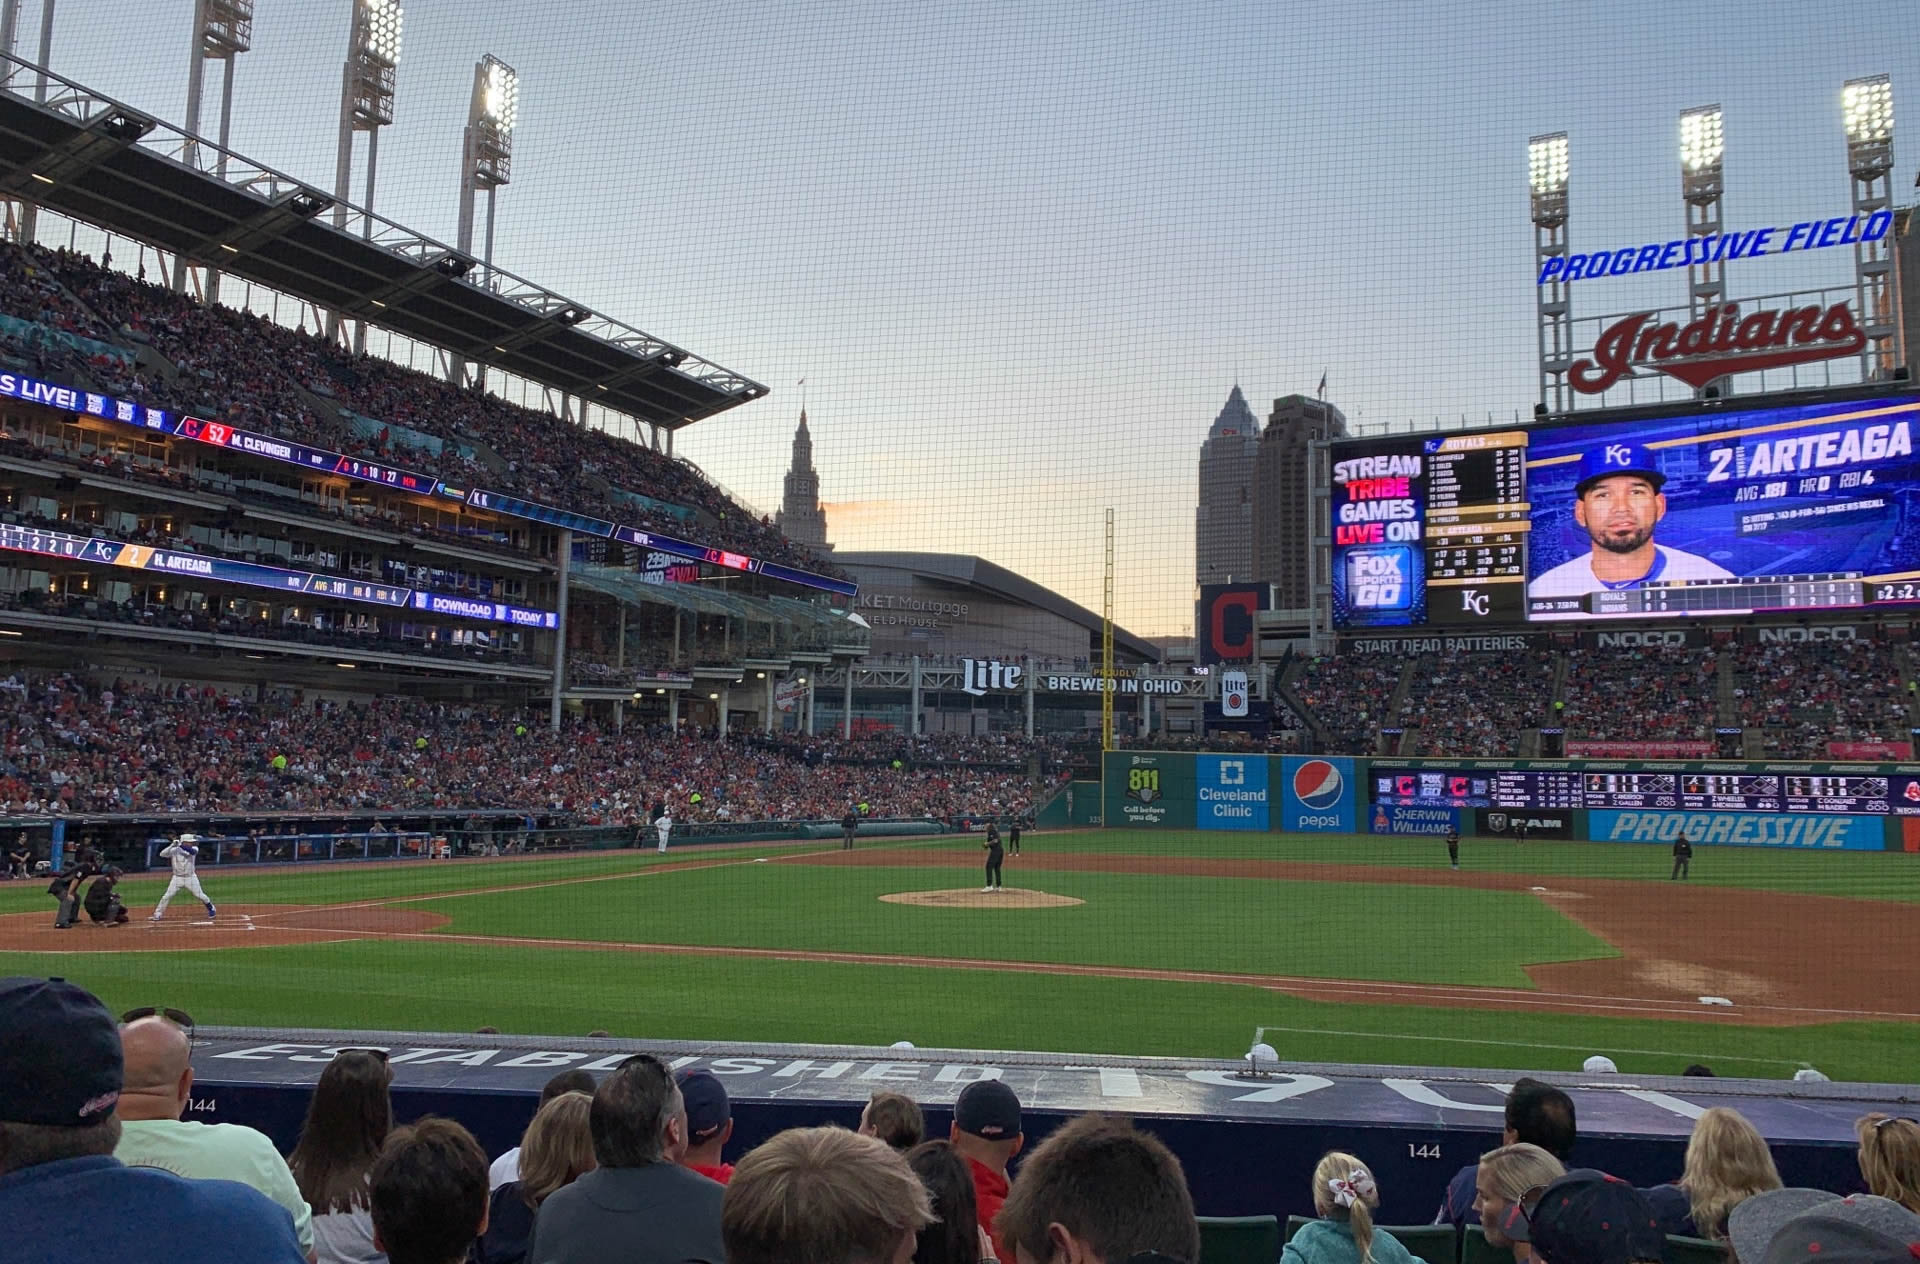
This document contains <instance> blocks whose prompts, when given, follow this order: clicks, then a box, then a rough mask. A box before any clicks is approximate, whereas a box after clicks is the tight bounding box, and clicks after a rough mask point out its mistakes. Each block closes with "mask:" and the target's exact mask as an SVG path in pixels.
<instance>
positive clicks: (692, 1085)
mask: <svg viewBox="0 0 1920 1264" xmlns="http://www.w3.org/2000/svg"><path fill="white" fill-rule="evenodd" d="M674 1080H675V1082H676V1083H678V1084H679V1085H680V1096H681V1098H682V1099H684V1100H685V1102H686V1103H687V1152H686V1153H685V1154H683V1155H681V1156H680V1166H681V1167H689V1168H692V1169H693V1170H694V1171H696V1172H698V1173H700V1175H702V1176H704V1177H706V1178H707V1179H708V1180H712V1181H719V1182H720V1183H721V1184H722V1185H725V1184H726V1183H727V1182H728V1181H731V1180H732V1179H733V1164H731V1163H723V1162H721V1161H720V1152H721V1150H722V1149H723V1148H725V1146H726V1144H727V1139H728V1138H729V1137H731V1136H733V1106H732V1104H731V1103H730V1102H729V1101H728V1100H727V1086H726V1085H724V1084H722V1083H721V1082H720V1077H719V1076H717V1075H715V1074H714V1073H713V1072H711V1071H700V1070H688V1071H682V1072H680V1073H679V1074H677V1075H676V1076H674Z"/></svg>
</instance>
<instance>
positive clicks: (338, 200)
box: [327, 0, 406, 351]
mask: <svg viewBox="0 0 1920 1264" xmlns="http://www.w3.org/2000/svg"><path fill="white" fill-rule="evenodd" d="M405 22H406V14H405V13H404V12H403V11H402V10H401V8H400V3H399V0H353V24H352V25H351V26H350V27H349V28H348V30H347V61H346V65H345V66H344V67H342V69H341V72H340V140H339V153H338V157H337V160H336V162H335V165H334V174H333V195H334V212H333V222H334V224H335V226H336V227H340V228H345V227H346V223H347V205H348V203H347V195H348V192H349V191H350V188H351V177H352V174H353V134H354V133H355V132H365V133H366V134H367V196H366V199H365V201H364V203H363V204H362V205H363V207H364V209H365V210H366V212H367V214H366V216H365V217H364V219H363V221H362V223H361V228H360V235H361V236H362V237H365V238H367V239H369V240H371V239H372V237H373V185H374V177H375V175H376V174H377V173H378V171H379V168H380V129H381V128H383V127H385V126H387V125H388V124H389V123H391V122H393V84H394V72H395V71H397V70H398V69H399V68H400V33H401V29H402V27H403V25H404V24H405ZM340 325H341V319H340V317H339V316H338V315H337V314H336V315H334V316H332V317H331V318H329V320H328V322H327V332H328V335H329V336H332V335H335V334H337V333H338V332H339V329H340ZM366 347H367V326H366V322H365V321H357V322H355V326H354V350H355V351H365V350H366Z"/></svg>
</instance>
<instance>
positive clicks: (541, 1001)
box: [0, 831, 1920, 1081]
mask: <svg viewBox="0 0 1920 1264" xmlns="http://www.w3.org/2000/svg"><path fill="white" fill-rule="evenodd" d="M868 846H907V847H911V848H914V849H915V850H922V851H927V852H931V853H933V854H936V855H939V856H942V857H951V859H952V862H953V868H952V869H951V871H948V870H945V869H943V868H941V867H937V866H936V867H925V868H915V867H891V866H889V867H875V868H864V867H849V868H842V867H837V866H833V867H829V866H815V865H796V864H779V863H770V864H756V863H754V859H755V857H757V856H780V855H783V854H793V853H796V852H806V851H828V852H831V851H833V850H835V849H836V848H835V845H834V844H826V845H824V846H823V845H822V844H819V843H805V844H767V843H759V844H746V845H743V846H739V847H729V848H724V849H722V848H711V847H687V848H676V849H675V850H674V851H673V852H672V853H671V854H670V855H669V856H667V857H665V858H664V859H665V860H666V861H668V862H669V863H670V864H673V865H676V866H678V865H683V864H686V863H688V862H696V863H699V864H701V865H702V866H703V867H698V868H680V869H675V870H665V871H663V870H660V869H659V866H660V862H661V860H662V858H661V857H659V856H657V855H656V854H655V853H654V852H651V851H640V852H618V853H595V854H591V855H586V856H575V857H558V858H552V859H529V860H507V861H490V862H484V863H464V862H455V863H449V864H432V863H427V862H415V863H412V864H409V865H404V866H398V867H393V866H383V867H378V868H375V867H366V868H356V867H354V866H335V867H328V868H323V869H313V870H298V869H291V868H287V869H270V870H253V871H246V870H235V871H232V872H222V871H220V870H218V869H212V868H209V869H207V870H205V871H203V875H202V876H203V880H204V881H205V883H206V885H207V889H208V892H209V894H211V895H212V896H213V897H214V899H216V900H217V901H220V902H222V903H225V904H274V903H280V904H298V905H312V904H328V903H357V902H361V901H370V900H383V899H398V898H407V897H425V898H423V899H419V900H416V901H414V902H413V903H412V904H411V905H410V906H411V907H417V908H421V909H425V910H428V911H431V912H435V913H440V914H443V915H444V916H446V917H447V918H449V919H450V921H449V923H448V925H447V926H446V927H444V928H443V932H444V933H450V934H460V935H474V936H499V937H502V939H503V940H510V939H513V938H539V939H549V940H550V939H567V940H578V941H582V942H583V945H585V946H584V947H583V948H581V949H570V948H556V947H548V946H535V945H516V944H512V943H510V942H501V943H492V944H473V943H464V942H447V943H436V942H433V940H432V937H431V936H427V937H424V938H422V937H416V938H411V939H408V940H404V941H399V942H379V941H371V940H365V941H357V942H351V943H336V944H323V945H311V946H293V947H272V948H260V949H233V950H218V951H203V952H185V953H160V952H151V953H149V952H130V953H124V954H112V955H108V954H92V953H86V954H82V953H31V954H29V953H11V954H9V953H0V973H8V974H12V973H36V974H48V973H59V974H64V975H65V976H66V977H68V978H71V979H74V980H75V981H77V982H79V983H82V984H84V985H86V986H88V987H91V988H94V989H95V990H97V991H99V992H100V993H101V994H102V995H103V996H105V997H106V998H107V999H108V1001H109V1003H110V1004H112V1005H115V1006H126V1005H135V1004H171V1005H177V1006H180V1007H182V1008H186V1009H188V1010H190V1011H192V1012H193V1013H194V1014H195V1015H196V1017H197V1018H199V1020H200V1021H201V1022H203V1023H207V1024H231V1025H257V1026H270V1027H320V1028H341V1029H356V1028H374V1027H391V1028H399V1029H402V1030H442V1031H470V1030H472V1029H473V1028H475V1027H478V1026H481V1025H483V1024H484V1025H492V1026H495V1027H498V1028H499V1029H500V1030H502V1031H504V1032H508V1033H523V1034H551V1035H554V1036H575V1037H577V1036H580V1035H584V1034H585V1033H586V1032H587V1031H589V1030H592V1029H595V1028H605V1029H607V1030H609V1031H612V1032H613V1033H615V1034H616V1035H623V1036H636V1037H638V1036H645V1037H652V1038H675V1037H679V1038H686V1039H693V1040H743V1041H756V1040H758V1041H820V1042H831V1043H880V1044H885V1043H889V1042H892V1041H894V1040H902V1039H905V1040H911V1041H913V1042H914V1043H915V1044H918V1045H921V1046H923V1047H926V1046H953V1047H963V1048H989V1049H990V1048H1001V1049H1030V1050H1047V1051H1059V1052H1085V1053H1118V1054H1127V1053H1134V1054H1143V1055H1145V1054H1170V1055H1192V1056H1207V1057H1232V1056H1236V1055H1238V1054H1240V1053H1242V1052H1244V1051H1245V1049H1246V1048H1247V1046H1248V1044H1249V1043H1250V1042H1251V1041H1252V1039H1253V1038H1254V1035H1255V1033H1256V1032H1261V1031H1264V1033H1265V1037H1264V1038H1265V1039H1266V1040H1267V1041H1268V1042H1269V1043H1272V1044H1273V1045H1275V1046H1276V1048H1278V1049H1279V1050H1280V1051H1281V1055H1282V1057H1284V1058H1287V1059H1290V1060H1308V1061H1311V1060H1328V1061H1342V1062H1400V1063H1415V1064H1432V1065H1453V1066H1481V1067H1499V1068H1515V1067H1520V1068H1539V1069H1555V1068H1568V1069H1571V1068H1575V1067H1577V1066H1578V1065H1579V1063H1580V1060H1581V1059H1582V1058H1583V1057H1584V1056H1585V1055H1586V1054H1588V1053H1593V1052H1605V1053H1608V1054H1609V1055H1611V1056H1612V1057H1613V1058H1614V1060H1615V1061H1616V1062H1617V1063H1618V1064H1619V1065H1620V1067H1621V1069H1622V1070H1623V1071H1626V1072H1629V1073H1632V1072H1642V1073H1653V1072H1673V1071H1677V1070H1679V1069H1680V1068H1681V1067H1683V1066H1685V1065H1686V1064H1687V1063H1689V1062H1694V1061H1705V1062H1708V1063H1710V1064H1712V1065H1714V1066H1715V1067H1716V1069H1718V1070H1721V1071H1722V1073H1723V1074H1724V1073H1735V1074H1749V1075H1762V1076H1785V1075H1788V1074H1790V1073H1791V1072H1792V1071H1793V1070H1794V1069H1795V1068H1797V1067H1799V1066H1802V1065H1807V1064H1812V1065H1816V1066H1819V1067H1820V1068H1821V1069H1822V1070H1824V1071H1826V1072H1827V1073H1828V1074H1830V1075H1834V1076H1836V1077H1839V1078H1851V1079H1882V1080H1895V1081H1913V1080H1916V1079H1920V1054H1916V1052H1915V1050H1916V1048H1920V1041H1916V1040H1915V1036H1916V1035H1920V1032H1916V1029H1915V1028H1914V1027H1913V1026H1910V1025H1905V1024H1898V1023H1838V1024H1834V1023H1829V1024H1820V1025H1809V1026H1800V1027H1787V1028H1753V1027H1736V1026H1731V1025H1727V1024H1725V1023H1717V1022H1710V1021H1701V1022H1690V1021H1681V1020H1651V1019H1617V1018H1600V1017H1569V1016H1566V1015H1560V1014H1552V1013H1509V1012H1497V1011H1481V1010H1473V1009H1463V1008H1437V1007H1412V1006H1392V1005H1374V1004H1364V1003H1334V1002H1317V1001H1307V1000H1301V999H1298V998H1295V997H1291V996H1288V995H1285V994H1283V993H1280V992H1275V991H1271V990H1268V989H1265V988H1261V987H1255V986H1239V985H1230V984H1218V983H1176V982H1162V981H1157V980H1139V979H1125V978H1099V977H1086V976H1064V975H1050V974H1041V973H1031V972H1022V971H1014V970H996V969H991V968H986V969H961V970H956V969H935V968H928V967H921V966H904V965H888V964H859V965H853V964H838V963H824V962H814V961H796V960H779V959H768V958H722V957H712V956H704V955H693V954H682V953H673V952H665V953H656V952H630V951H620V950H617V949H616V950H594V949H595V948H596V947H597V946H599V945H619V944H666V945H687V946H689V947H692V946H710V947H746V948H758V949H775V950H778V949H791V950H794V951H796V952H800V951H846V952H859V953H869V954H901V955H913V956H919V957H955V958H969V959H974V960H984V961H994V960H1001V959H1004V960H1021V961H1034V962H1049V963H1070V964H1076V965H1086V966H1111V967H1145V968H1154V969H1174V970H1195V971H1210V972H1221V973H1253V974H1271V975H1306V976H1321V977H1330V978H1342V979H1374V980H1391V981H1403V982H1409V983H1432V984H1454V985H1489V986H1501V987H1519V988H1524V987H1527V986H1528V979H1527V976H1526V974H1525V972H1524V967H1525V966H1527V965H1528V964H1538V963H1544V962H1549V961H1567V960H1577V959H1586V958H1594V957H1604V956H1612V955H1615V953H1614V951H1613V950H1612V948H1611V947H1610V946H1609V945H1607V944H1606V943H1604V942H1603V941H1602V940H1600V939H1598V938H1596V937H1595V936H1594V935H1592V934H1590V933H1589V932H1587V931H1586V930H1584V929H1582V928H1581V927H1579V926H1577V925H1575V924H1574V923H1573V922H1571V921H1569V920H1568V919H1566V918H1564V917H1562V916H1561V915H1560V914H1559V913H1557V912H1555V911H1554V910H1553V909H1551V908H1549V907H1548V906H1546V905H1545V904H1543V903H1541V902H1540V901H1538V900H1535V899H1533V898H1532V897H1531V896H1529V895H1526V894H1524V893H1518V892H1498V891H1482V890H1475V889H1463V888H1458V887H1451V886H1420V885H1411V884H1407V883H1402V882H1396V881H1395V880H1394V878H1393V877H1392V876H1391V875H1388V874H1385V873H1383V874H1382V875H1381V877H1380V880H1378V881H1362V882H1354V881H1342V882H1327V883H1320V884H1315V883H1309V882H1302V881H1300V880H1298V879H1297V878H1289V879H1286V880H1260V879H1224V878H1213V877H1161V876H1145V875H1132V874H1108V873H1098V872H1081V871H1070V870H1044V869H1040V868H1037V867H1034V865H1032V864H1030V863H1028V862H1034V861H1039V860H1042V859H1043V858H1044V857H1045V856H1047V855H1049V854H1059V853H1064V852H1076V853H1085V854H1097V853H1111V854H1157V855H1167V854H1176V855H1190V856H1209V857H1220V858H1227V859H1243V858H1269V859H1280V860H1292V861H1303V862H1309V863H1314V862H1318V863H1327V864H1343V865H1354V864H1358V865H1369V866H1380V867H1404V866H1412V867H1420V868H1435V869H1437V868H1441V867H1443V866H1444V850H1443V849H1442V847H1441V845H1440V844H1439V843H1438V842H1437V841H1429V840H1417V839H1414V840H1409V839H1376V838H1370V837H1334V836H1319V835H1316V836H1286V835H1260V836H1238V837H1236V836H1231V835H1222V834H1215V833H1201V832H1175V831H1168V832H1155V833H1149V832H1132V831H1113V832H1107V833H1099V832H1087V833H1077V834H1043V835H1037V836H1033V837H1032V841H1031V844H1030V847H1031V850H1030V852H1029V854H1028V856H1027V857H1014V858H1010V859H1009V862H1008V874H1007V876H1008V881H1009V883H1010V884H1012V885H1015V886H1029V887H1035V888H1038V889H1041V890H1045V891H1048V892H1051V893H1055V894H1060V895H1067V896H1072V897H1075V898H1078V899H1081V900H1084V901H1085V903H1084V904H1082V905H1079V906H1075V907H1071V908H1064V909H1035V910H1017V909H980V910H973V909H964V908H929V907H918V906H904V905H895V904H888V903H882V902H881V901H880V900H879V898H878V897H879V896H880V895H881V894H883V893H888V892H895V891H911V890H934V889H951V888H960V887H967V886H970V885H972V884H974V883H976V882H977V881H978V876H977V875H978V872H979V871H978V866H977V862H978V857H979V849H978V844H977V841H975V840H968V839H948V840H928V841H926V842H917V841H915V842H904V841H903V842H901V843H897V844H893V843H878V844H868ZM1463 861H1464V863H1465V866H1466V867H1467V868H1468V869H1470V870H1471V869H1481V870H1492V871H1499V872H1510V873H1525V874H1534V875H1539V876H1543V877H1546V876H1552V877H1561V878H1571V877H1608V878H1627V879H1631V878H1643V879H1648V880H1650V881H1651V880H1656V879H1664V878H1665V869H1664V865H1665V858H1664V856H1663V855H1662V854H1661V849H1658V848H1651V847H1637V846H1630V845H1608V844H1588V843H1529V844H1525V845H1524V846H1522V845H1516V844H1513V843H1506V842H1481V841H1478V840H1468V842H1467V845H1466V847H1465V849H1464V855H1463ZM1694 875H1695V882H1696V884H1717V885H1722V886H1729V887H1733V886H1739V887H1752V888H1756V889H1763V890H1797V891H1815V892H1819V893H1822V894H1828V895H1843V896H1850V897H1853V898H1865V899H1888V900H1899V901H1912V900H1916V899H1920V857H1917V856H1908V855H1888V854H1871V853H1868V854H1834V855H1807V854H1801V853H1783V852H1771V851H1761V850H1748V849H1713V848H1702V849H1701V854H1700V855H1699V856H1697V857H1696V860H1695V864H1694ZM164 883H165V875H153V876H147V877H141V878H137V879H133V880H130V881H129V882H128V883H127V884H126V885H125V888H124V889H125V891H126V895H127V898H128V901H129V903H130V904H131V905H133V906H134V908H135V910H136V915H138V913H139V912H140V911H142V906H144V905H150V904H151V901H152V900H153V899H154V898H155V897H156V896H157V895H158V893H159V891H160V889H161V888H162V886H163V885H164ZM542 884H545V885H542ZM506 888H524V889H514V890H509V889H506ZM19 911H31V912H35V913H44V914H46V915H47V916H48V917H49V919H50V918H51V916H52V911H53V901H52V899H51V898H49V897H48V896H47V895H46V894H45V892H44V883H15V884H4V885H0V913H4V912H19ZM83 933H87V934H94V933H100V934H105V933H113V934H121V933H123V932H119V931H114V932H93V931H88V932H83ZM124 933H126V934H129V935H137V934H139V933H141V932H140V931H139V930H137V929H135V928H129V929H128V930H127V931H126V932H124ZM1755 933H1756V934H1765V933H1770V932H1769V931H1768V929H1767V928H1755ZM1916 933H1920V932H1916ZM1794 934H1795V935H1796V937H1797V938H1799V939H1801V940H1803V941H1805V942H1807V943H1809V944H1817V942H1818V935H1819V928H1818V927H1817V926H1807V927H1796V928H1795V929H1794ZM1903 999H1904V998H1898V997H1890V998H1888V1000H1889V1008H1895V1007H1896V1006H1895V1004H1894V1003H1895V1002H1901V1001H1902V1000H1903Z"/></svg>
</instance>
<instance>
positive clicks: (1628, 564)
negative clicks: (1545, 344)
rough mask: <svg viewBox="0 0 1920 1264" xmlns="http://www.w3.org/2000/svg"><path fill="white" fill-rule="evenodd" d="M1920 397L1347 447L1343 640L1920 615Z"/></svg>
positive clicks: (1337, 469) (1341, 457)
mask: <svg viewBox="0 0 1920 1264" xmlns="http://www.w3.org/2000/svg"><path fill="white" fill-rule="evenodd" d="M1917 427H1920V397H1916V396H1890V397H1884V398H1880V399H1873V400H1856V401H1851V402H1838V403H1836V402H1830V403H1822V404H1804V405H1796V406H1792V407H1774V408H1750V409H1727V410H1724V411H1711V412H1708V411H1694V412H1690V413H1689V414H1688V415H1686V416H1683V417H1682V416H1676V417H1668V418H1654V419H1651V420H1638V421H1615V422H1588V423H1573V424H1568V425H1556V426H1542V427H1538V428H1536V429H1527V430H1511V429H1509V430H1501V431H1482V432H1467V433H1461V434H1454V435H1445V436H1419V435H1410V436H1406V437H1404V438H1395V439H1374V440H1366V441H1360V442H1355V443H1342V444H1339V445H1336V446H1335V447H1334V449H1333V455H1332V472H1333V482H1332V487H1331V489H1330V492H1331V494H1330V504H1331V511H1332V517H1333V521H1332V524H1331V532H1330V534H1331V538H1332V548H1333V575H1332V580H1333V615H1334V625H1335V626H1336V627H1341V628H1379V627H1418V626H1423V625H1426V624H1454V625H1458V624H1468V623H1482V622H1486V623H1501V622H1514V621H1518V620H1519V619H1522V618H1524V619H1526V620H1529V621H1534V622H1553V621H1562V620H1605V619H1644V618H1659V617H1685V616H1707V615H1737V614H1751V613H1756V612H1765V611H1830V610H1839V609H1850V608H1856V607H1860V606H1864V605H1868V604H1871V603H1884V602H1893V603H1920V521H1917V520H1915V519H1913V518H1911V517H1910V515H1911V514H1913V513H1914V511H1915V509H1916V508H1920V500H1916V488H1920V460H1916V458H1915V454H1914V431H1915V429H1916V428H1917Z"/></svg>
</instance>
